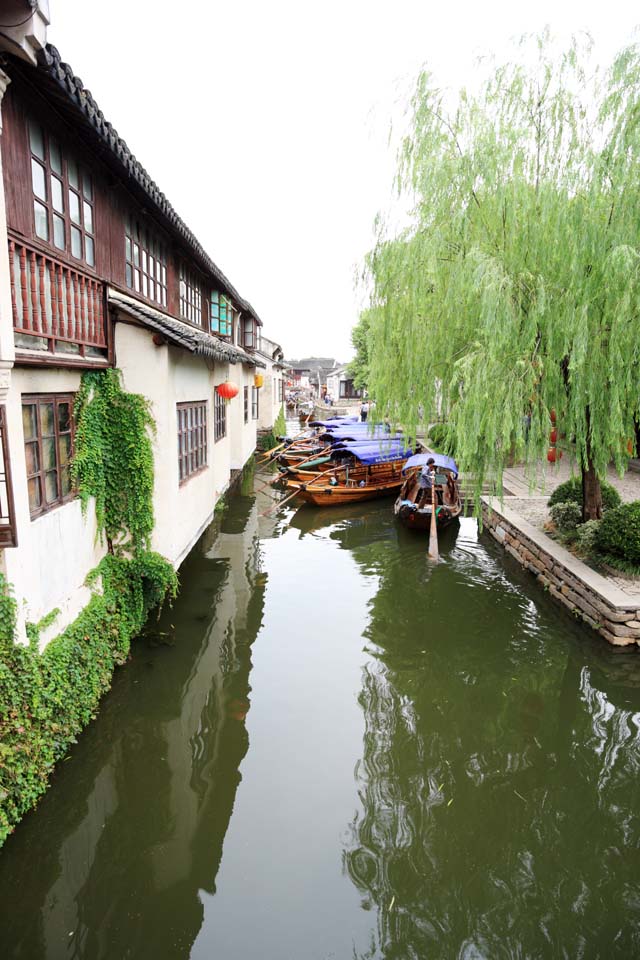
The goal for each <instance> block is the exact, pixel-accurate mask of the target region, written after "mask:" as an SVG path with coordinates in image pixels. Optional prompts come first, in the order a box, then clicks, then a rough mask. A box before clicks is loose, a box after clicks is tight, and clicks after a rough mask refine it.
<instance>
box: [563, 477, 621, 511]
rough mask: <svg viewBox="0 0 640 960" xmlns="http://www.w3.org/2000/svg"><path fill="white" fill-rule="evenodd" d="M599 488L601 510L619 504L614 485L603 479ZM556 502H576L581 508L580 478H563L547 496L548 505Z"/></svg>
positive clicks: (618, 495)
mask: <svg viewBox="0 0 640 960" xmlns="http://www.w3.org/2000/svg"><path fill="white" fill-rule="evenodd" d="M600 489H601V490H602V510H603V512H604V511H605V510H612V509H613V508H614V507H619V506H620V504H621V502H622V501H621V500H620V494H619V493H618V491H617V490H616V488H615V487H612V486H611V484H610V483H607V481H606V480H603V481H602V482H601V484H600ZM556 503H577V504H578V506H579V507H580V508H582V478H581V477H571V479H570V480H565V482H564V483H561V484H560V486H559V487H556V489H555V490H554V491H553V493H552V494H551V496H550V497H549V506H550V507H553V506H554V505H555V504H556Z"/></svg>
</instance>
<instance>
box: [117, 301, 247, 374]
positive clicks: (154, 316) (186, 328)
mask: <svg viewBox="0 0 640 960" xmlns="http://www.w3.org/2000/svg"><path fill="white" fill-rule="evenodd" d="M109 306H111V307H116V308H117V309H118V310H123V311H124V312H125V313H128V314H129V315H130V316H132V317H134V318H135V319H136V320H139V321H140V323H141V324H143V326H145V327H149V328H150V329H151V330H155V331H156V332H157V333H160V334H162V336H163V337H166V339H167V340H169V341H170V342H171V343H173V344H175V345H176V346H178V347H184V349H185V350H189V351H190V352H191V353H195V354H197V355H198V356H200V357H209V358H210V359H211V360H218V361H219V362H220V363H246V364H248V365H250V366H252V367H264V366H265V364H264V363H262V362H261V361H259V360H257V359H256V358H255V357H253V356H251V354H249V353H245V351H244V350H241V349H240V347H236V346H234V345H233V344H232V343H227V342H226V341H224V340H220V339H219V338H218V337H214V336H213V335H212V334H210V333H207V332H206V330H199V329H198V328H197V327H193V326H191V324H189V323H184V321H182V320H176V319H175V317H170V316H169V314H168V313H162V311H161V310H156V309H155V308H154V307H149V306H147V304H146V303H140V302H139V301H138V300H134V299H133V297H127V296H125V294H123V293H119V292H118V291H117V290H114V289H113V288H112V287H109Z"/></svg>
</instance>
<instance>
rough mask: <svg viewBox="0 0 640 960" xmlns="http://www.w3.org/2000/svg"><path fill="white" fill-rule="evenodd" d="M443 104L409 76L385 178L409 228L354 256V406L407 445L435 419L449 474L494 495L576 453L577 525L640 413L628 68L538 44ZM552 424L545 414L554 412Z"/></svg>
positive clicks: (638, 166) (634, 145) (636, 215)
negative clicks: (397, 141)
mask: <svg viewBox="0 0 640 960" xmlns="http://www.w3.org/2000/svg"><path fill="white" fill-rule="evenodd" d="M534 47H535V50H534V56H533V57H532V56H531V52H532V51H531V43H530V42H529V44H528V45H527V44H525V45H524V46H523V47H521V58H520V62H517V63H511V64H507V65H504V66H501V67H500V68H498V69H495V71H494V72H493V73H492V74H491V76H490V78H489V79H487V80H486V81H485V82H484V83H483V84H482V86H481V88H480V91H479V92H478V93H476V94H473V95H471V94H469V93H467V92H462V93H461V94H460V95H459V97H458V98H457V101H456V102H455V103H453V104H451V102H449V99H448V98H447V96H446V95H445V94H444V93H443V92H442V91H441V90H439V89H438V87H437V86H436V85H435V84H434V82H433V79H432V77H431V76H430V75H429V74H428V73H426V72H425V73H422V74H421V75H420V77H419V79H418V82H417V86H416V90H415V93H414V96H413V98H412V101H411V108H410V128H409V131H410V132H409V134H408V135H407V136H406V138H405V139H404V141H403V144H402V147H401V150H400V154H399V166H398V175H397V184H398V188H399V191H400V195H401V196H403V197H405V198H409V200H410V204H411V208H412V215H411V222H410V226H409V227H408V228H407V229H405V230H404V232H401V233H399V234H395V235H393V234H392V233H391V231H390V230H389V228H388V227H387V226H386V225H385V224H384V222H379V225H378V235H377V240H376V245H375V248H374V250H373V251H372V252H371V254H370V255H369V257H368V260H367V268H368V273H369V275H370V280H371V290H372V301H371V302H372V307H373V310H372V312H371V315H370V316H371V323H370V331H369V341H368V345H369V389H370V391H371V393H372V395H374V396H375V397H376V399H377V404H378V411H379V412H383V413H386V414H387V415H389V416H390V417H391V418H392V419H394V420H395V421H396V422H398V423H401V424H402V425H403V426H404V427H405V429H407V430H408V431H409V432H410V433H414V432H415V431H416V430H417V428H418V424H420V423H421V422H422V421H423V419H424V418H425V417H428V416H429V415H430V414H431V413H432V412H433V411H434V410H435V409H436V408H438V409H440V410H444V411H445V412H446V414H447V416H448V418H449V420H450V422H451V424H452V428H453V431H454V435H455V437H456V450H457V455H458V458H459V460H460V465H461V468H462V469H463V470H465V471H469V472H470V473H472V474H473V475H474V476H475V481H476V500H477V498H478V496H479V493H480V491H481V489H482V485H483V482H484V481H485V480H486V478H487V477H488V476H492V477H494V478H495V479H496V482H497V484H498V488H500V486H501V477H502V471H503V469H504V467H505V465H506V463H507V461H508V458H510V457H512V456H513V455H514V454H515V455H516V456H518V457H519V458H521V459H523V460H525V461H526V462H527V463H528V464H530V465H533V464H534V463H537V462H539V459H540V457H541V456H543V455H544V454H546V451H547V446H548V434H549V430H550V426H551V424H550V416H552V415H553V416H557V427H558V431H559V433H560V436H564V437H566V445H567V446H568V447H570V448H571V449H574V450H575V458H576V463H577V465H578V468H579V469H580V470H581V472H582V478H583V495H584V517H585V519H592V518H597V517H599V516H601V512H602V502H601V495H600V479H601V478H602V477H603V475H604V474H605V472H606V469H607V465H608V464H609V463H610V462H611V461H612V460H613V461H614V463H615V465H616V467H617V468H618V470H619V471H623V470H624V469H625V467H626V465H627V460H628V457H629V455H630V453H631V452H632V450H633V449H634V446H635V441H632V443H631V444H629V440H630V438H634V437H635V430H634V424H635V421H636V419H637V415H638V405H639V396H640V365H639V363H638V359H639V358H638V354H639V351H640V273H639V267H640V52H639V50H638V48H637V47H635V46H633V47H630V48H628V49H627V50H625V51H624V52H623V53H622V54H620V55H619V56H618V57H617V59H616V60H615V62H614V64H613V66H612V67H611V69H610V70H609V71H608V72H607V73H606V74H601V73H600V72H599V71H598V70H594V69H593V68H592V66H591V64H590V48H589V45H588V44H587V43H584V44H578V43H576V42H574V43H573V44H572V45H571V46H570V47H569V49H567V50H566V51H564V52H563V53H562V54H561V55H558V54H555V53H554V52H553V44H552V42H551V40H550V38H549V37H548V36H547V35H545V36H542V37H540V38H537V39H536V40H535V42H534ZM554 411H555V413H553V412H554Z"/></svg>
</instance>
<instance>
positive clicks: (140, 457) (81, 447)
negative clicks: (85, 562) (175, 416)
mask: <svg viewBox="0 0 640 960" xmlns="http://www.w3.org/2000/svg"><path fill="white" fill-rule="evenodd" d="M74 416H75V419H76V433H75V456H74V459H73V463H72V467H71V471H72V477H73V480H74V482H75V484H76V486H77V488H78V493H79V495H80V499H81V501H82V507H83V510H85V511H86V509H87V505H88V502H89V499H90V498H91V497H95V508H96V519H97V523H98V531H99V535H100V536H102V533H103V531H104V535H105V536H106V538H107V543H108V544H109V545H110V547H112V546H113V547H116V548H120V549H126V550H129V551H135V550H138V549H148V547H149V542H150V538H151V532H152V530H153V524H154V520H153V450H152V447H151V439H150V433H152V432H153V431H154V430H155V424H154V421H153V418H152V416H151V413H150V410H149V403H148V401H147V400H146V399H145V397H141V396H139V395H137V394H133V393H125V392H124V391H123V389H122V387H121V384H120V372H119V371H118V370H101V371H96V372H94V371H91V372H89V373H85V374H84V375H83V377H82V384H81V387H80V390H79V391H78V394H77V395H76V401H75V406H74ZM127 537H128V538H129V539H128V540H127V539H126V538H127Z"/></svg>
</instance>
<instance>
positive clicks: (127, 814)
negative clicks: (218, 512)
mask: <svg viewBox="0 0 640 960" xmlns="http://www.w3.org/2000/svg"><path fill="white" fill-rule="evenodd" d="M250 508H251V503H249V504H247V503H246V502H245V501H244V499H242V498H240V499H238V500H236V501H235V502H234V501H232V503H231V506H230V509H229V513H228V515H227V516H226V517H225V520H224V522H223V524H222V527H221V529H220V530H219V531H217V536H216V537H215V538H213V539H211V537H209V538H207V536H206V535H205V537H204V538H203V541H202V542H201V544H200V545H199V547H198V548H196V550H194V552H193V553H192V555H191V556H190V557H189V558H188V559H187V561H185V563H184V565H183V567H182V569H181V584H182V586H181V591H180V595H179V597H178V599H177V601H176V603H175V604H174V607H173V609H172V610H165V612H164V613H163V615H162V618H161V620H160V622H159V623H158V624H157V625H153V628H152V630H153V635H154V636H155V637H160V638H162V637H164V636H165V635H166V634H174V635H175V641H174V643H173V645H172V646H171V647H166V646H162V642H163V641H162V640H161V641H160V642H161V645H160V646H159V647H154V648H152V649H151V650H150V649H149V648H148V647H146V646H145V645H144V641H138V642H137V644H135V645H134V648H133V653H134V659H133V662H132V663H131V664H129V665H128V666H127V668H126V670H124V671H123V672H122V673H121V674H120V675H119V676H118V677H116V683H115V685H114V690H113V691H112V693H111V695H110V696H109V697H108V698H107V699H106V700H105V702H104V704H103V706H102V709H101V713H100V716H99V718H98V720H97V721H96V723H95V724H94V725H93V726H92V727H90V728H89V730H88V731H87V732H86V733H85V734H84V737H83V741H82V743H81V744H80V745H79V748H78V751H77V754H76V756H74V763H73V764H72V765H70V766H69V768H68V770H65V771H64V774H65V775H66V776H63V777H61V778H60V780H59V781H58V782H56V783H55V785H54V788H53V789H52V791H51V792H50V794H49V795H47V796H46V797H45V798H44V800H43V803H42V804H41V806H40V808H39V810H38V812H37V814H36V816H34V817H32V819H31V821H30V822H29V823H26V824H24V828H22V827H21V828H20V830H19V831H18V832H17V834H16V837H15V838H12V840H13V841H16V843H15V847H14V849H12V848H11V845H9V846H8V847H7V849H6V850H5V851H3V853H5V854H8V857H5V858H3V859H2V860H0V899H2V900H4V901H5V902H6V898H7V895H8V891H9V890H12V891H15V893H16V894H17V895H16V897H15V903H14V904H13V905H12V910H11V913H10V916H9V917H7V922H6V923H5V922H3V923H1V924H0V953H1V954H2V955H3V956H11V957H12V960H14V958H15V960H22V958H25V960H31V958H34V957H44V956H55V957H58V956H60V957H63V956H68V957H74V958H78V960H80V958H82V960H85V958H91V960H99V958H108V960H111V958H112V957H135V958H136V960H142V958H147V957H148V958H154V960H155V958H158V957H172V958H174V957H176V958H177V957H188V956H189V953H190V950H191V945H192V943H193V941H194V939H195V937H196V935H197V933H198V930H199V929H200V926H201V923H202V916H203V906H202V901H201V898H200V895H199V891H200V890H207V891H208V892H210V893H213V892H215V878H216V874H217V871H218V867H219V864H220V859H221V856H222V849H223V842H224V837H225V834H226V831H227V827H228V824H229V820H230V817H231V814H232V811H233V805H234V801H235V795H236V791H237V788H238V784H239V783H240V779H241V777H240V773H239V766H240V763H241V761H242V758H243V757H244V755H245V754H246V752H247V749H248V736H247V731H246V726H245V723H244V717H245V714H246V711H247V710H248V708H249V693H250V685H249V673H250V668H251V647H252V644H253V641H254V640H255V637H256V635H257V633H258V630H259V628H260V624H261V622H262V608H263V596H264V577H263V575H262V574H261V573H260V571H259V569H258V568H257V566H256V565H255V563H252V562H251V560H252V559H253V560H255V558H256V540H255V529H256V517H255V510H254V511H253V513H252V512H251V509H250ZM229 557H233V560H230V559H229ZM247 558H248V560H247ZM245 560H247V563H245ZM240 588H241V589H240ZM239 596H240V597H241V598H242V599H240V600H239V599H238V598H239ZM245 598H246V599H245ZM151 668H152V669H151ZM36 864H37V870H36V867H35V865H36ZM70 931H72V932H73V936H72V937H71V938H70V937H69V932H70Z"/></svg>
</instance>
